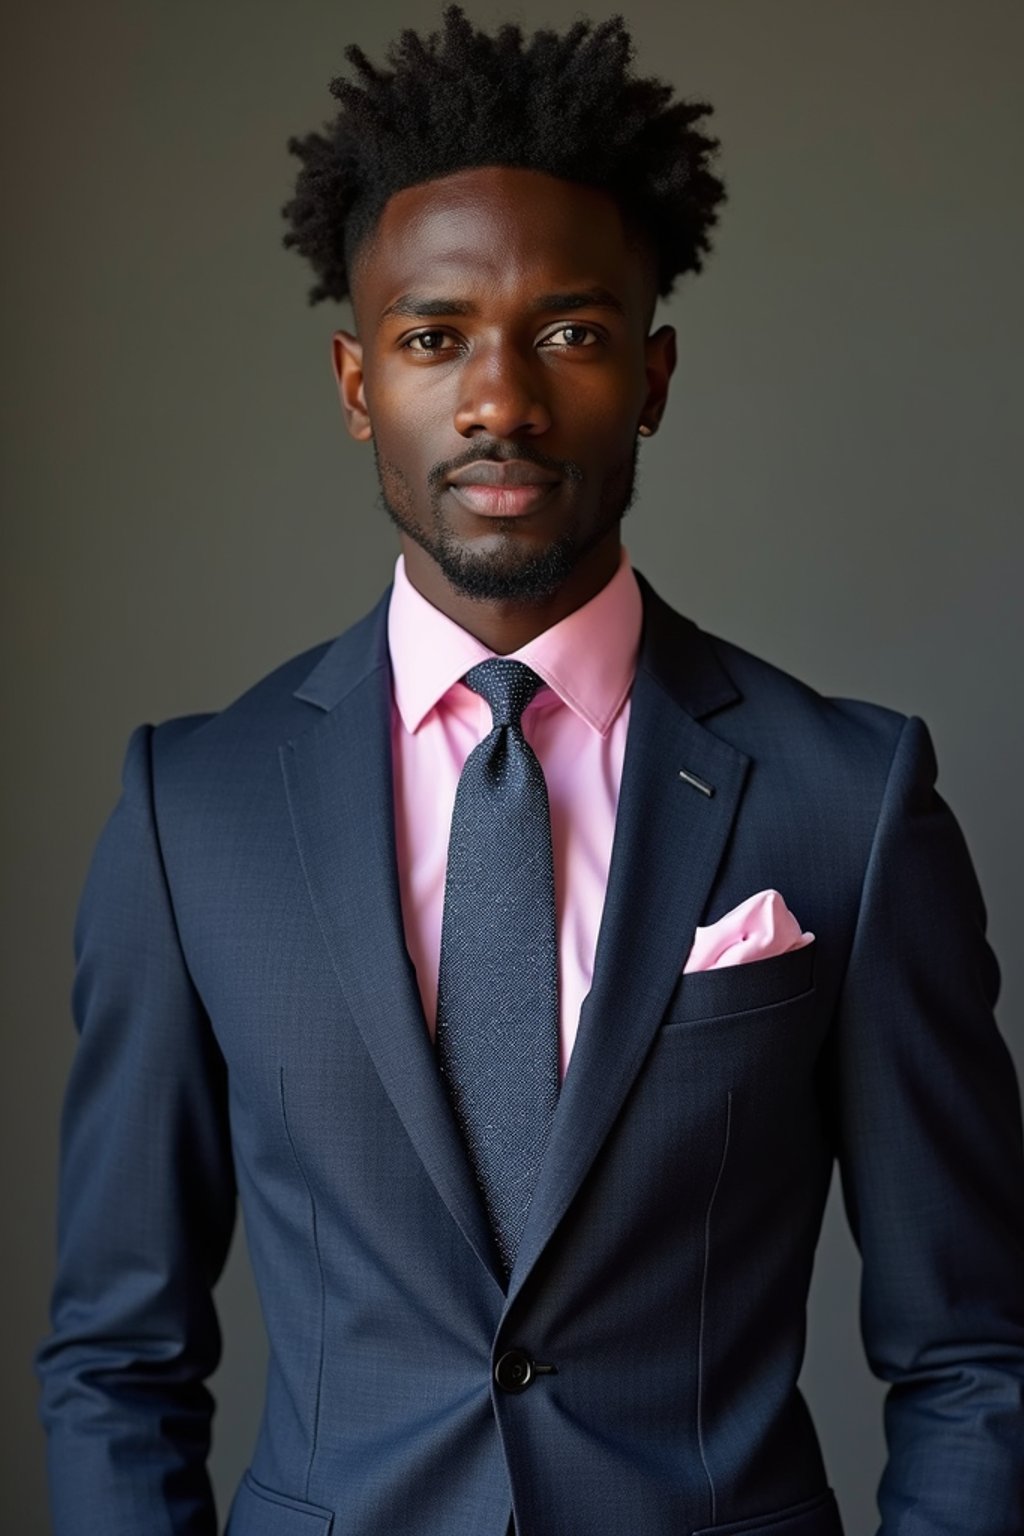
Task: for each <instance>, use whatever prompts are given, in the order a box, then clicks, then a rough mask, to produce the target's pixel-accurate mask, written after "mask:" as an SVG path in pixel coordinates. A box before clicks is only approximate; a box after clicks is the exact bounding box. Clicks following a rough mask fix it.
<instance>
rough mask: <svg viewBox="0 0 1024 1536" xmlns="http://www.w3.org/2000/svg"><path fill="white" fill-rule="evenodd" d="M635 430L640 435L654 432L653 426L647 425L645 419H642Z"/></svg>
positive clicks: (644, 435) (646, 435) (649, 435)
mask: <svg viewBox="0 0 1024 1536" xmlns="http://www.w3.org/2000/svg"><path fill="white" fill-rule="evenodd" d="M636 430H637V433H638V435H639V436H640V437H651V436H653V434H654V428H653V427H649V426H648V425H647V423H646V421H642V422H641V423H640V425H639V426H638V427H637V429H636Z"/></svg>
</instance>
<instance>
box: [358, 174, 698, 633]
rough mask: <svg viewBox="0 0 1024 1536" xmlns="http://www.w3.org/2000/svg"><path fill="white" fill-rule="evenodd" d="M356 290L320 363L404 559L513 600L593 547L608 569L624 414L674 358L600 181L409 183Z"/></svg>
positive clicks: (645, 416) (670, 337)
mask: <svg viewBox="0 0 1024 1536" xmlns="http://www.w3.org/2000/svg"><path fill="white" fill-rule="evenodd" d="M352 302H353V309H354V311H355V316H356V331H357V335H356V336H352V335H349V334H348V333H346V332H338V333H337V334H336V335H335V337H334V363H335V371H336V374H337V377H338V383H339V389H340V392H341V398H342V404H343V407H344V410H345V415H346V421H347V424H348V428H349V431H350V432H351V433H352V435H353V436H354V437H357V438H360V439H366V438H372V441H373V444H374V449H375V454H376V460H377V469H378V474H379V478H380V484H381V494H382V497H383V500H384V504H385V507H386V509H387V511H388V513H389V514H390V516H391V517H392V519H393V520H394V522H395V523H396V524H397V525H398V527H399V529H400V530H401V533H402V535H403V538H402V544H403V549H404V550H405V553H406V559H407V563H408V564H411V565H413V566H415V568H416V569H417V570H418V571H419V572H420V574H421V575H424V576H425V577H426V578H427V582H428V583H429V582H430V581H431V580H435V581H436V578H437V576H438V573H440V575H441V576H442V577H443V578H444V580H445V581H446V582H447V583H448V584H449V585H450V586H451V587H452V588H454V589H455V591H456V592H458V593H460V594H461V595H463V596H467V597H471V598H483V599H491V600H497V601H504V602H512V603H516V602H519V603H522V602H531V601H538V600H543V599H546V598H549V597H551V595H552V594H553V593H555V592H557V591H558V590H559V588H561V587H562V586H563V585H564V584H565V583H566V582H567V580H568V579H569V577H570V576H571V574H572V573H573V572H574V571H578V569H579V567H580V566H581V565H586V564H587V563H588V562H589V563H590V564H595V563H602V564H603V566H604V567H605V568H606V574H605V576H604V579H607V575H608V574H610V573H611V571H612V570H613V569H614V563H615V560H616V559H617V553H618V542H619V522H620V520H621V518H622V516H623V514H624V513H625V511H626V509H627V507H628V506H629V504H630V501H631V499H632V496H633V489H634V477H635V469H636V450H637V428H638V425H639V423H640V422H641V420H643V421H646V422H647V423H648V424H649V425H651V426H654V425H655V424H656V423H657V420H658V418H659V417H660V414H661V411H662V409H663V406H664V401H665V395H666V393H667V387H668V380H669V376H670V374H671V372H672V368H673V366H674V361H675V355H674V333H673V332H672V330H671V328H670V327H667V326H665V327H662V328H661V330H660V331H659V332H657V334H656V335H655V336H652V337H648V336H647V326H648V323H649V317H650V313H651V311H652V310H653V304H654V278H653V273H652V271H651V266H650V260H649V258H648V257H647V256H646V255H645V254H644V253H643V252H642V251H641V250H640V249H639V248H637V247H636V246H635V245H634V244H631V243H630V242H629V240H628V236H627V233H626V231H625V230H624V228H623V225H622V220H621V217H620V214H619V211H618V209H617V207H616V205H615V203H614V202H613V200H612V199H611V197H609V196H608V195H607V194H605V193H603V192H600V191H597V190H595V189H592V188H589V187H585V186H582V185H579V184H577V183H575V182H567V181H562V180H559V179H556V178H555V177H552V176H548V175H546V174H544V173H543V172H539V171H531V170H523V169H519V168H509V167H500V166H487V167H483V168H476V169H473V170H467V171H460V172H458V173H456V174H454V175H452V176H447V177H444V178H442V179H439V180H436V181H431V182H426V183H423V184H421V185H419V186H415V187H409V188H406V189H404V190H403V191H401V192H399V193H397V194H396V195H395V196H394V197H392V198H391V199H390V200H389V202H388V203H387V204H386V206H385V208H384V210H383V213H382V214H381V217H380V220H379V222H378V224H377V226H376V229H375V230H374V232H373V234H372V235H371V236H370V238H369V239H368V241H367V242H366V243H365V244H364V245H363V247H362V248H361V250H360V252H359V258H358V261H357V263H356V270H355V272H354V273H353V277H352ZM524 480H529V481H530V483H525V484H524V483H523V481H524ZM421 585H423V583H422V582H421Z"/></svg>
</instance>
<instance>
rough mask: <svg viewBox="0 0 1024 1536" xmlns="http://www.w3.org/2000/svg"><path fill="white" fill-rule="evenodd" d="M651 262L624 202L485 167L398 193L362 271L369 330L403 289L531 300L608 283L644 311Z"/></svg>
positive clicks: (630, 309)
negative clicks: (629, 226) (635, 238)
mask: <svg viewBox="0 0 1024 1536" xmlns="http://www.w3.org/2000/svg"><path fill="white" fill-rule="evenodd" d="M646 272H647V263H646V262H645V260H644V257H643V255H642V253H641V251H640V250H639V249H638V247H637V246H636V245H635V243H633V242H631V241H630V239H629V235H628V232H627V230H626V228H625V226H624V224H623V220H622V215H621V213H620V211H619V208H618V205H617V204H616V203H615V201H614V199H613V198H612V197H611V196H610V195H609V194H608V193H607V192H603V191H601V190H599V189H598V188H595V187H587V186H583V185H582V184H580V183H579V182H572V181H563V180H562V179H561V178H559V177H555V176H549V175H547V174H546V173H545V172H543V171H534V170H527V169H524V168H521V167H514V166H481V167H474V168H473V169H471V170H467V171H459V172H456V173H455V174H453V175H451V176H445V177H440V178H438V179H437V180H435V181H428V182H423V183H421V184H419V185H418V186H414V187H405V188H403V189H402V191H400V192H396V193H395V195H394V196H393V197H391V198H389V200H388V202H387V203H386V204H385V206H384V209H383V211H382V213H381V215H380V218H379V220H378V222H377V225H376V227H375V229H374V231H373V233H372V235H371V236H370V237H369V239H368V240H367V242H366V244H365V246H364V247H363V249H362V251H361V252H360V253H359V259H358V260H357V263H356V266H355V270H354V271H353V273H352V299H353V306H354V308H355V311H356V315H357V318H358V319H359V322H360V329H362V328H363V327H364V326H365V327H367V328H370V329H372V327H373V326H374V325H375V324H376V320H377V317H378V316H379V314H380V312H381V310H383V309H384V308H385V307H386V306H387V305H388V304H390V303H393V302H394V300H395V299H396V298H398V297H399V296H400V295H401V294H404V293H406V292H408V291H412V290H415V291H416V292H417V293H424V294H425V295H427V293H428V290H431V289H434V288H437V289H438V291H440V290H441V289H442V288H443V291H444V292H445V293H446V294H448V293H450V294H452V296H459V297H469V296H470V295H472V297H473V298H474V299H477V300H482V298H483V297H484V296H489V297H491V298H493V299H495V300H498V301H504V300H509V301H513V302H514V301H515V300H516V299H517V298H521V299H522V300H523V301H524V302H527V301H528V299H529V297H530V295H531V293H532V292H533V291H534V290H537V291H546V290H548V289H551V288H568V287H577V286H584V285H585V286H588V287H593V286H595V285H600V286H603V287H607V288H610V289H611V290H612V291H613V292H614V293H615V294H616V296H617V297H619V298H621V300H622V302H623V304H624V306H625V307H626V311H627V315H629V316H630V317H633V316H634V315H635V317H636V318H637V319H638V320H640V319H641V317H642V315H643V310H644V303H645V298H644V296H645V292H646V287H647V283H646V281H645V277H646Z"/></svg>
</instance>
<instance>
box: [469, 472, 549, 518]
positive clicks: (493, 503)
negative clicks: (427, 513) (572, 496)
mask: <svg viewBox="0 0 1024 1536" xmlns="http://www.w3.org/2000/svg"><path fill="white" fill-rule="evenodd" d="M556 487H557V481H554V480H545V481H540V482H534V483H533V484H530V485H478V484H475V483H473V484H467V485H453V486H451V487H450V490H451V493H452V495H453V496H454V497H455V499H456V501H458V502H460V503H461V504H462V506H464V507H468V508H469V510H470V511H471V512H479V513H480V514H481V515H482V516H483V517H522V516H523V514H524V513H526V512H532V511H533V510H534V509H535V508H536V507H538V506H540V504H541V502H543V501H546V500H547V499H548V497H549V496H550V495H551V493H552V491H554V490H555V489H556Z"/></svg>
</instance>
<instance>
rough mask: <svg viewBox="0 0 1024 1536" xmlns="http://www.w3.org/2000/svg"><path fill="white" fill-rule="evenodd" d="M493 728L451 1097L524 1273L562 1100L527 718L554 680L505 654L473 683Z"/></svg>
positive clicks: (451, 1044)
mask: <svg viewBox="0 0 1024 1536" xmlns="http://www.w3.org/2000/svg"><path fill="white" fill-rule="evenodd" d="M463 682H464V683H465V684H466V685H467V687H469V688H472V689H473V690H474V692H476V693H479V694H480V695H481V696H482V697H483V698H485V699H486V700H487V702H488V704H489V705H490V706H491V711H492V716H493V721H494V725H493V729H492V730H491V732H490V734H489V735H487V736H486V737H485V738H484V740H483V741H481V742H480V743H479V744H478V745H477V746H476V747H475V748H474V749H473V751H472V752H471V753H470V754H469V756H468V757H467V759H466V762H465V765H464V766H463V770H462V775H461V777H460V779H459V785H458V789H457V791H456V795H455V806H454V809H453V812H452V827H451V836H450V839H449V845H448V866H447V874H446V879H445V895H444V916H443V920H442V927H441V960H440V972H439V980H438V1000H437V1033H436V1039H437V1053H438V1063H439V1066H440V1070H441V1073H442V1075H443V1078H444V1082H445V1086H446V1088H447V1091H448V1096H449V1098H450V1100H451V1103H452V1106H453V1109H454V1111H455V1115H456V1119H457V1120H458V1123H459V1127H460V1129H461V1131H462V1135H463V1138H464V1139H465V1142H466V1146H467V1148H468V1151H469V1156H470V1161H471V1163H472V1166H473V1170H474V1173H475V1174H476V1178H477V1181H478V1182H479V1184H480V1187H481V1189H482V1191H483V1195H484V1200H485V1202H486V1206H487V1211H488V1215H489V1217H490V1221H491V1226H492V1228H493V1231H494V1235H495V1240H496V1243H497V1247H498V1251H499V1253H500V1255H501V1258H502V1261H503V1263H504V1265H505V1269H506V1272H509V1271H511V1269H512V1265H513V1262H514V1260H515V1255H516V1249H517V1247H518V1244H519V1239H520V1237H521V1235H522V1231H523V1227H524V1225H525V1222H526V1214H527V1211H528V1210H529V1206H530V1197H531V1195H532V1194H533V1187H534V1183H535V1181H536V1177H537V1170H538V1168H539V1166H540V1160H541V1157H542V1155H543V1151H544V1144H545V1141H546V1140H547V1134H548V1129H549V1127H550V1123H551V1116H552V1114H553V1113H554V1109H555V1104H556V1101H557V1098H558V961H557V938H556V929H555V880H554V864H553V860H552V854H551V820H550V813H549V809H548V794H547V786H546V784H545V781H544V772H543V769H542V768H541V766H540V763H539V762H538V760H537V756H536V754H535V752H534V751H533V749H532V747H531V746H530V745H529V743H528V742H527V741H526V739H525V737H524V736H523V732H522V726H521V717H522V713H523V710H524V709H525V708H526V706H527V704H528V703H529V702H530V700H531V699H532V698H533V696H534V694H535V693H536V692H537V690H538V688H540V687H542V686H543V684H542V681H541V679H540V678H539V677H538V676H537V674H536V673H535V672H532V671H531V670H530V668H529V667H527V666H525V665H524V664H523V663H522V662H519V661H510V660H508V659H507V658H506V657H502V656H496V657H493V658H492V659H491V660H489V661H484V662H481V663H480V664H479V665H478V666H475V667H472V668H471V669H470V671H469V672H467V673H466V675H465V677H464V678H463Z"/></svg>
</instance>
